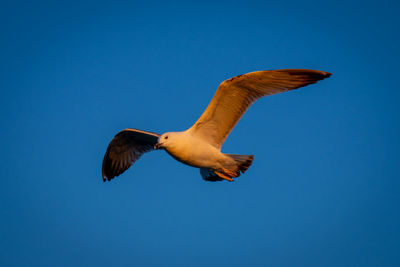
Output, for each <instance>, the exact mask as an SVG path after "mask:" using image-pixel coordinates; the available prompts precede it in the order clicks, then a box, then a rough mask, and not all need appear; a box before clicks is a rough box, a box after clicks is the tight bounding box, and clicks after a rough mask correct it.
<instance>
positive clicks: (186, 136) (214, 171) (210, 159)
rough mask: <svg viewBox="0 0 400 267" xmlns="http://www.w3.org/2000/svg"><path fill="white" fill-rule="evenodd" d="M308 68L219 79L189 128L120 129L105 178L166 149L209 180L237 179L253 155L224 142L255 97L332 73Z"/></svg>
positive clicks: (108, 157) (106, 161)
mask: <svg viewBox="0 0 400 267" xmlns="http://www.w3.org/2000/svg"><path fill="white" fill-rule="evenodd" d="M330 75H331V74H330V73H328V72H323V71H317V70H304V69H289V70H273V71H256V72H251V73H248V74H244V75H239V76H236V77H233V78H231V79H228V80H226V81H224V82H222V83H221V84H220V86H219V87H218V90H217V92H216V93H215V95H214V97H213V99H212V100H211V102H210V104H209V105H208V107H207V109H206V110H205V111H204V113H203V114H202V115H201V117H200V118H199V119H198V120H197V122H196V123H195V124H193V126H192V127H191V128H189V129H187V130H186V131H182V132H168V133H164V134H162V135H159V134H156V133H151V132H145V131H141V130H136V129H125V130H123V131H121V132H119V133H118V134H117V135H116V136H115V137H114V138H113V140H112V141H111V142H110V144H109V146H108V148H107V151H106V154H105V156H104V160H103V180H104V181H106V180H111V179H112V178H114V177H115V176H118V175H120V174H121V173H123V172H124V171H125V170H127V169H128V168H129V167H130V166H131V165H132V164H133V163H134V162H135V161H136V160H137V159H138V158H139V157H140V156H141V155H142V154H143V153H145V152H147V151H151V150H153V149H165V150H166V151H167V152H168V153H169V154H170V155H171V156H172V157H174V158H175V159H176V160H178V161H180V162H182V163H184V164H186V165H190V166H192V167H196V168H199V169H200V174H201V176H202V177H203V179H205V180H207V181H221V180H228V181H233V178H236V177H238V176H240V174H241V173H244V172H245V171H246V170H247V169H248V168H249V167H250V165H251V164H252V162H253V159H254V157H253V156H252V155H235V154H224V153H222V152H221V146H222V144H223V143H224V141H225V140H226V138H227V137H228V135H229V133H230V132H231V131H232V129H233V128H234V126H235V125H236V123H237V122H238V121H239V119H240V118H241V116H242V115H243V114H244V112H246V110H247V109H248V108H249V107H250V105H251V104H252V103H253V102H254V101H256V100H257V99H259V98H261V97H263V96H267V95H273V94H277V93H280V92H285V91H288V90H293V89H297V88H300V87H303V86H306V85H308V84H312V83H315V82H317V81H318V80H322V79H324V78H327V77H329V76H330Z"/></svg>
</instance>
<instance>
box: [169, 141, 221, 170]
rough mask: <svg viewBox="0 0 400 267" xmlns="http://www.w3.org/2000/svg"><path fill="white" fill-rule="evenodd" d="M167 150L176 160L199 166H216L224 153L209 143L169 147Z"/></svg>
mask: <svg viewBox="0 0 400 267" xmlns="http://www.w3.org/2000/svg"><path fill="white" fill-rule="evenodd" d="M167 152H168V153H169V154H170V155H171V156H172V157H174V158H175V159H176V160H178V161H180V162H182V163H184V164H186V165H190V166H192V167H197V168H208V169H210V168H211V169H212V168H216V166H217V165H218V162H219V159H220V157H221V155H222V153H221V152H220V151H219V150H218V149H216V148H215V147H213V146H211V145H209V144H207V145H205V144H204V145H202V144H199V145H193V144H191V145H190V146H182V147H180V148H179V149H168V150H167Z"/></svg>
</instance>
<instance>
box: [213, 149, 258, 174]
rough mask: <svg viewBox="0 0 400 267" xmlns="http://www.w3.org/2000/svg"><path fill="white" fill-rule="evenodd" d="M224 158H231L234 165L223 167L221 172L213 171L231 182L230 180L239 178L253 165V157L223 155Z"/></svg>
mask: <svg viewBox="0 0 400 267" xmlns="http://www.w3.org/2000/svg"><path fill="white" fill-rule="evenodd" d="M225 155H226V156H228V157H230V158H232V159H233V160H234V161H235V163H236V165H229V166H224V167H223V168H222V169H221V170H218V171H214V172H215V174H217V175H218V176H219V177H221V178H223V179H225V180H228V181H233V179H232V178H236V177H239V176H240V174H241V173H244V172H245V171H247V169H248V168H249V167H250V165H251V164H252V163H253V160H254V156H253V155H235V154H225Z"/></svg>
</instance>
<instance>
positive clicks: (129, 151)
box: [102, 129, 160, 182]
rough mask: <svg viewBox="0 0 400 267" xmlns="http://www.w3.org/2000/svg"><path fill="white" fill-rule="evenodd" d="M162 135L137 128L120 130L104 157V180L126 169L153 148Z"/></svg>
mask: <svg viewBox="0 0 400 267" xmlns="http://www.w3.org/2000/svg"><path fill="white" fill-rule="evenodd" d="M159 137H160V135H159V134H157V133H152V132H145V131H140V130H136V129H125V130H123V131H121V132H119V133H118V134H117V135H116V136H114V138H113V139H112V140H111V142H110V144H109V145H108V148H107V151H106V154H105V155H104V159H103V169H102V171H103V181H104V182H105V181H106V180H108V181H110V180H111V179H113V178H114V177H116V176H118V175H120V174H121V173H123V172H124V171H126V170H127V169H128V168H129V167H130V166H131V165H132V164H133V163H134V162H135V161H136V160H138V159H139V157H140V156H141V155H142V154H143V153H145V152H148V151H151V150H153V147H154V145H155V144H156V143H157V141H158V138H159Z"/></svg>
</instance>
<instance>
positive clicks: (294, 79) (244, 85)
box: [188, 69, 331, 148]
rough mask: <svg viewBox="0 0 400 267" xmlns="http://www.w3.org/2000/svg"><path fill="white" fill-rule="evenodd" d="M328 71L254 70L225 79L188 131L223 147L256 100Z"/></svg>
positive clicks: (295, 87) (324, 74) (306, 83)
mask: <svg viewBox="0 0 400 267" xmlns="http://www.w3.org/2000/svg"><path fill="white" fill-rule="evenodd" d="M330 75H331V74H330V73H329V72H324V71H318V70H305V69H287V70H266V71H255V72H250V73H247V74H243V75H239V76H236V77H233V78H231V79H228V80H226V81H224V82H222V83H221V84H220V85H219V87H218V89H217V92H216V93H215V95H214V97H213V99H212V100H211V102H210V104H209V105H208V107H207V109H206V110H205V111H204V113H203V114H202V115H201V117H200V118H199V119H198V120H197V122H196V123H195V124H194V125H193V126H192V127H191V128H190V129H189V130H188V131H189V132H191V133H192V134H193V135H195V136H197V137H199V138H201V139H203V140H205V141H207V142H208V143H210V144H212V145H213V146H215V147H217V148H220V147H221V145H222V144H223V142H224V141H225V139H226V138H227V136H228V135H229V133H230V132H231V130H232V129H233V127H235V125H236V123H237V122H238V121H239V119H240V118H241V117H242V115H243V113H244V112H245V111H246V110H247V109H248V108H249V107H250V105H251V104H252V103H253V102H254V101H256V100H257V99H259V98H261V97H263V96H267V95H273V94H277V93H281V92H285V91H289V90H293V89H297V88H299V87H303V86H306V85H308V84H312V83H316V82H317V81H319V80H322V79H325V78H328V77H329V76H330Z"/></svg>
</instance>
